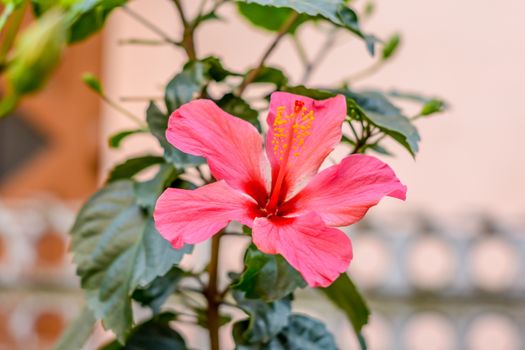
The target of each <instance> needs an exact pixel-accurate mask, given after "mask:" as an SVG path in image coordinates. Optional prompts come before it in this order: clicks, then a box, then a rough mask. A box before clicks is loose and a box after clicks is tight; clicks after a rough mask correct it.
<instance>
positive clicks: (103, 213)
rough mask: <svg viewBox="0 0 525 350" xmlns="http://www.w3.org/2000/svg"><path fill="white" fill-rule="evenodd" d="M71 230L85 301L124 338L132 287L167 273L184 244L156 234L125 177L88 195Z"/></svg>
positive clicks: (127, 324)
mask: <svg viewBox="0 0 525 350" xmlns="http://www.w3.org/2000/svg"><path fill="white" fill-rule="evenodd" d="M71 234H72V251H73V257H74V262H75V263H76V265H77V274H78V276H79V277H80V281H81V286H82V288H83V289H84V291H85V293H86V298H87V302H88V306H89V308H90V309H91V310H92V311H93V313H94V314H95V316H96V318H97V319H101V320H102V321H103V324H104V326H105V327H106V328H108V329H111V330H112V331H113V332H114V333H115V334H116V335H117V338H118V339H119V341H121V342H123V341H124V340H125V339H126V337H127V335H128V334H129V331H130V328H131V325H132V322H133V317H132V310H131V294H132V293H133V291H134V290H135V289H136V288H137V287H139V286H147V285H149V284H150V283H151V282H152V281H153V280H154V279H155V278H156V277H157V276H162V275H164V274H166V272H167V271H169V270H170V269H171V267H172V266H173V265H175V264H177V263H178V262H179V261H180V260H181V259H182V256H183V255H184V254H185V253H186V252H188V250H189V249H188V247H185V248H183V249H181V250H175V249H173V248H172V247H171V245H170V244H169V243H168V242H167V241H166V240H164V239H163V238H162V237H161V236H160V234H159V233H158V232H157V231H156V229H155V226H154V223H153V220H152V219H151V218H147V217H145V215H144V212H143V210H142V208H141V207H140V206H139V205H138V204H137V198H136V196H135V189H134V183H133V182H132V181H128V180H121V181H117V182H113V183H110V184H109V185H107V186H106V187H104V188H103V189H101V190H100V191H98V192H97V193H96V194H95V195H93V196H92V197H91V198H90V199H89V201H88V202H87V203H86V204H85V205H84V207H83V208H82V210H81V211H80V213H79V215H78V217H77V219H76V222H75V224H74V226H73V229H72V232H71Z"/></svg>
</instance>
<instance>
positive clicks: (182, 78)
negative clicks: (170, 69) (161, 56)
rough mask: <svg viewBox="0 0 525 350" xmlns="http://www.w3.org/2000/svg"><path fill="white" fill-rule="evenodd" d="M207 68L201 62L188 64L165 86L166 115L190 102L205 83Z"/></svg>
mask: <svg viewBox="0 0 525 350" xmlns="http://www.w3.org/2000/svg"><path fill="white" fill-rule="evenodd" d="M207 69H208V66H207V65H205V64H204V63H202V62H190V63H189V64H187V65H186V66H185V67H184V70H183V71H182V72H181V73H179V74H177V75H175V77H174V78H173V79H171V81H170V82H169V83H168V85H167V86H166V91H165V95H164V101H165V103H166V109H167V110H168V114H171V112H173V111H174V110H176V109H177V108H179V107H180V106H182V105H183V104H185V103H188V102H190V101H191V100H193V98H194V97H195V96H196V95H197V94H199V93H200V92H201V90H202V89H203V87H204V86H205V85H206V83H207V79H206V76H205V72H206V71H207Z"/></svg>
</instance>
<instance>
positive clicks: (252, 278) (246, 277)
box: [234, 245, 306, 302]
mask: <svg viewBox="0 0 525 350" xmlns="http://www.w3.org/2000/svg"><path fill="white" fill-rule="evenodd" d="M244 265H245V271H244V272H243V274H242V275H241V277H240V279H239V281H238V282H237V283H235V284H234V288H235V289H237V290H239V291H242V292H244V293H245V297H246V298H250V299H262V300H264V301H267V302H270V301H275V300H279V299H282V298H284V297H286V296H288V295H289V294H290V293H293V292H294V291H295V290H296V289H297V288H304V287H305V286H306V282H305V281H304V280H303V278H302V277H301V275H300V274H299V272H297V271H296V270H295V269H294V268H293V267H292V266H290V264H289V263H288V262H287V261H286V260H284V258H283V257H282V256H280V255H268V254H264V253H262V252H260V251H259V250H257V248H255V246H253V245H252V246H250V248H248V250H247V251H246V254H245V256H244ZM268 286H272V287H271V288H268Z"/></svg>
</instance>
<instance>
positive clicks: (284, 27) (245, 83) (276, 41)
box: [237, 12, 299, 96]
mask: <svg viewBox="0 0 525 350" xmlns="http://www.w3.org/2000/svg"><path fill="white" fill-rule="evenodd" d="M297 18H299V14H298V13H297V12H293V13H292V14H290V16H289V17H288V19H287V20H286V21H285V22H284V23H283V25H282V26H281V28H280V29H279V32H278V33H277V36H276V37H275V39H274V40H273V41H272V43H271V44H270V46H268V48H267V49H266V51H265V52H264V54H263V55H262V57H261V59H260V60H259V64H258V65H257V68H255V69H254V70H252V71H251V72H250V73H249V74H248V75H246V77H245V78H244V80H243V81H242V83H241V85H240V86H239V91H238V92H237V95H238V96H242V94H243V93H244V90H246V88H247V87H248V85H250V84H251V83H252V82H253V81H254V80H255V78H257V76H258V75H259V73H260V72H261V70H262V69H263V68H264V64H265V63H266V60H267V59H268V57H270V55H271V53H272V52H273V50H274V49H275V48H276V47H277V45H278V44H279V42H280V41H281V39H282V38H283V37H284V36H285V35H286V34H287V33H288V31H289V30H290V28H291V27H292V26H293V24H294V23H295V21H296V20H297Z"/></svg>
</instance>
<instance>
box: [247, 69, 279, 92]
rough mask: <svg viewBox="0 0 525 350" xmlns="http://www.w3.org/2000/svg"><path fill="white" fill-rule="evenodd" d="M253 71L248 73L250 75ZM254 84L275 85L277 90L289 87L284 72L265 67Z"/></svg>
mask: <svg viewBox="0 0 525 350" xmlns="http://www.w3.org/2000/svg"><path fill="white" fill-rule="evenodd" d="M250 73H251V70H250V71H248V73H246V75H249V74H250ZM252 83H270V84H274V85H275V88H276V89H280V88H281V87H283V86H286V85H288V77H287V76H286V75H284V73H283V71H282V70H280V69H278V68H274V67H263V68H262V69H261V71H260V72H259V74H257V76H256V77H255V79H254V80H253V82H252Z"/></svg>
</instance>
